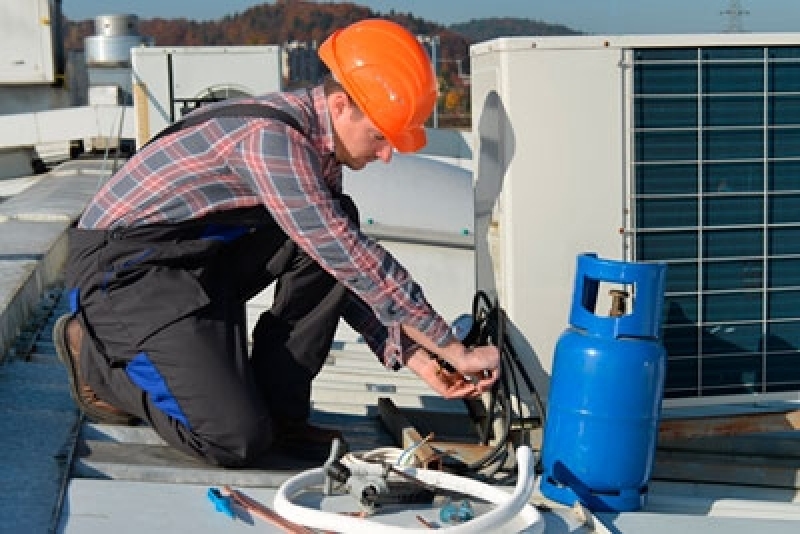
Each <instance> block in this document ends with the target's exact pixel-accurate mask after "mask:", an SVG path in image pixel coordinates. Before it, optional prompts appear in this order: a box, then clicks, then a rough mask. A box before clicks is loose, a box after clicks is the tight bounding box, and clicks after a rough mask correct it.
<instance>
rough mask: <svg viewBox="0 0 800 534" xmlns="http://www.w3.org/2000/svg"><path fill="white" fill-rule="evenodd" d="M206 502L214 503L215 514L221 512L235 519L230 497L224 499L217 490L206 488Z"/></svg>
mask: <svg viewBox="0 0 800 534" xmlns="http://www.w3.org/2000/svg"><path fill="white" fill-rule="evenodd" d="M208 500H209V501H211V502H212V503H214V508H215V509H216V510H217V512H221V513H223V514H225V515H227V516H228V517H230V518H231V519H236V514H235V513H234V511H233V506H232V505H231V499H230V497H226V496H225V495H223V494H222V493H220V491H219V490H218V489H217V488H208Z"/></svg>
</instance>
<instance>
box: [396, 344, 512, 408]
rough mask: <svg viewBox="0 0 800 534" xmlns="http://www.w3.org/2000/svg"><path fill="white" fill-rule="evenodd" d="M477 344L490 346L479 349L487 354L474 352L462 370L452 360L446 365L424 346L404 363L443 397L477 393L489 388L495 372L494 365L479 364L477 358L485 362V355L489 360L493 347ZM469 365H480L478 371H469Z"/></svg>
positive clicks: (465, 395) (470, 366)
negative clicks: (457, 368)
mask: <svg viewBox="0 0 800 534" xmlns="http://www.w3.org/2000/svg"><path fill="white" fill-rule="evenodd" d="M478 348H479V349H490V350H489V351H480V352H488V354H477V355H474V356H473V358H472V361H470V362H469V363H470V364H468V366H467V368H466V370H464V369H462V370H456V369H455V367H454V366H453V365H452V364H450V365H447V362H443V361H442V360H441V359H439V358H437V357H435V356H432V355H431V354H430V353H428V351H426V350H425V349H424V348H419V349H417V351H416V352H414V354H412V355H411V356H410V357H409V359H408V361H407V363H406V366H407V367H408V368H409V369H411V370H412V371H413V372H414V373H415V374H416V375H417V376H419V377H420V378H422V380H424V381H425V383H427V384H428V386H430V388H431V389H433V390H434V391H435V392H436V393H438V394H439V395H441V396H442V397H444V398H446V399H462V398H469V397H477V396H479V395H480V394H481V393H484V392H486V391H488V390H489V389H491V387H492V385H493V384H494V383H495V381H496V380H497V376H498V374H497V368H496V367H495V368H494V369H492V368H491V367H489V368H487V367H480V365H479V362H485V361H487V359H488V361H491V360H492V354H491V350H492V349H494V351H495V354H496V352H497V349H496V348H494V347H478ZM475 350H477V349H475ZM470 352H473V351H470ZM472 366H477V367H475V368H480V371H478V372H470V371H471V369H472ZM448 368H449V369H448ZM462 372H463V373H465V374H462Z"/></svg>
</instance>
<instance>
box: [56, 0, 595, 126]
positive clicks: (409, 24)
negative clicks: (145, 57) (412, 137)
mask: <svg viewBox="0 0 800 534" xmlns="http://www.w3.org/2000/svg"><path fill="white" fill-rule="evenodd" d="M370 17H381V18H387V19H390V20H393V21H395V22H397V23H399V24H401V25H402V26H405V27H406V28H408V29H409V30H410V31H411V32H412V33H414V34H417V35H428V36H432V37H436V38H437V40H436V43H437V45H436V58H437V62H436V64H437V74H438V76H439V89H440V101H439V107H438V110H439V114H438V117H439V119H440V124H441V125H449V126H455V127H460V126H466V125H468V123H469V116H470V113H469V112H470V110H469V106H470V102H469V79H470V77H469V59H468V58H469V45H470V44H472V43H475V42H480V41H484V40H487V39H492V38H495V37H507V36H514V35H572V34H577V33H580V32H577V31H575V30H572V29H570V28H567V27H565V26H561V25H553V24H547V23H544V22H541V21H536V20H529V19H514V18H489V19H481V20H471V21H469V22H465V23H463V24H456V25H452V26H449V27H447V26H443V25H440V24H437V23H434V22H430V21H427V20H424V19H421V18H418V17H415V16H414V15H413V14H412V13H399V12H395V11H393V10H392V11H390V12H389V13H379V12H375V11H372V10H371V9H369V8H367V7H364V6H360V5H357V4H354V3H349V2H347V3H316V2H309V1H306V0H277V1H276V2H275V3H264V4H260V5H255V6H253V7H251V8H249V9H247V10H245V11H244V12H242V13H233V14H231V15H227V16H225V17H223V18H222V19H219V20H213V21H195V20H188V19H184V18H181V19H161V18H154V19H144V18H140V20H139V32H140V33H141V34H142V35H145V36H148V37H152V38H153V39H154V41H155V44H156V46H201V45H204V46H223V45H226V46H231V45H263V44H283V43H287V42H292V41H300V42H306V43H312V44H313V43H320V42H322V41H323V40H324V39H325V38H326V37H327V36H328V35H330V33H331V32H332V31H333V30H335V29H337V28H341V27H344V26H347V25H348V24H350V23H352V22H355V21H357V20H361V19H364V18H370ZM63 27H64V42H65V47H66V49H67V50H81V49H83V43H84V39H85V38H86V37H88V36H90V35H92V34H93V33H94V21H93V20H82V21H71V20H68V19H65V20H64V26H63ZM308 81H309V80H305V79H302V78H297V77H295V76H293V73H289V75H288V78H287V80H286V87H287V88H293V87H298V86H304V85H306V84H307V83H308Z"/></svg>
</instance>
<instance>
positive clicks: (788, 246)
mask: <svg viewBox="0 0 800 534" xmlns="http://www.w3.org/2000/svg"><path fill="white" fill-rule="evenodd" d="M471 61H472V69H471V72H472V110H473V130H474V136H475V140H474V144H475V154H476V158H475V159H476V161H475V173H474V176H475V183H474V187H475V192H476V204H475V207H476V224H475V232H476V256H477V259H476V262H477V287H478V288H479V289H483V290H485V291H488V292H489V293H490V294H492V295H494V296H496V297H497V298H498V299H499V302H500V305H501V306H503V307H504V308H505V310H506V311H507V313H508V315H509V317H510V319H511V321H512V323H513V325H512V328H511V330H512V332H513V337H514V341H515V346H516V348H517V350H518V352H520V353H521V354H522V356H523V358H524V359H525V361H526V363H527V365H528V366H529V368H530V369H529V371H530V373H531V374H532V375H533V377H534V381H535V382H536V384H537V387H538V389H539V390H540V392H541V393H542V394H543V396H544V397H545V398H546V393H547V386H548V381H549V375H550V371H551V367H552V358H553V351H554V347H555V343H556V340H557V339H558V336H559V335H560V333H561V332H562V331H563V330H564V328H565V327H566V326H567V317H568V312H569V307H570V304H571V296H572V289H573V276H574V273H575V260H576V256H577V255H578V254H580V253H583V252H596V253H597V254H598V255H599V256H601V257H605V258H609V259H617V260H624V261H637V262H656V261H663V262H667V264H668V271H667V294H666V297H665V298H666V302H665V307H664V309H665V310H666V313H665V316H664V322H663V330H662V340H663V342H664V345H665V347H666V349H667V352H668V365H667V367H668V370H667V379H666V390H665V399H667V400H666V402H665V405H666V406H670V405H672V406H678V405H691V404H704V403H713V404H717V403H721V402H726V403H727V402H740V401H743V400H747V401H752V400H753V399H754V398H757V399H764V400H766V399H769V398H780V399H786V398H787V397H788V398H792V399H796V398H797V397H798V395H797V393H798V391H800V179H798V178H799V177H800V34H715V35H670V36H616V37H598V36H579V37H543V38H528V37H520V38H504V39H496V40H492V41H488V42H484V43H479V44H476V45H474V46H473V47H472V48H471ZM634 305H635V302H634Z"/></svg>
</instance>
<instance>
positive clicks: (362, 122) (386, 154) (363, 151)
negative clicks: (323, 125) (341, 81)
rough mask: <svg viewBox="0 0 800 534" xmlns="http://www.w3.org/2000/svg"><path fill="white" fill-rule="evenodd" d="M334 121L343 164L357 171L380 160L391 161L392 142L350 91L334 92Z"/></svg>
mask: <svg viewBox="0 0 800 534" xmlns="http://www.w3.org/2000/svg"><path fill="white" fill-rule="evenodd" d="M331 120H332V122H333V132H334V139H335V144H336V148H335V151H336V159H337V160H338V161H339V163H341V164H342V165H346V166H348V167H350V168H351V169H353V170H356V171H357V170H359V169H363V168H364V167H365V166H366V165H367V163H371V162H373V161H375V160H378V159H379V160H381V161H383V162H384V163H389V161H391V159H392V145H391V144H390V143H389V141H388V140H387V139H386V137H384V136H383V134H382V133H381V132H380V130H378V129H377V128H376V127H375V125H374V124H372V121H371V120H369V118H368V117H367V116H366V115H365V114H364V113H363V112H362V111H361V110H360V109H358V107H357V106H356V105H355V103H354V102H353V101H352V100H350V98H349V97H348V96H347V95H346V94H344V93H334V94H333V95H331Z"/></svg>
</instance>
